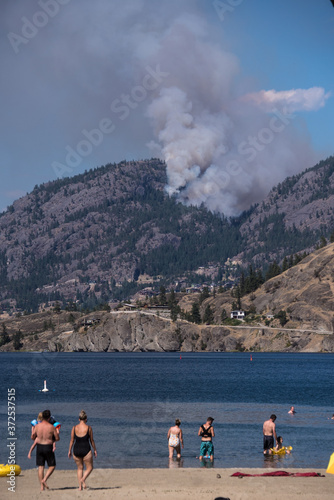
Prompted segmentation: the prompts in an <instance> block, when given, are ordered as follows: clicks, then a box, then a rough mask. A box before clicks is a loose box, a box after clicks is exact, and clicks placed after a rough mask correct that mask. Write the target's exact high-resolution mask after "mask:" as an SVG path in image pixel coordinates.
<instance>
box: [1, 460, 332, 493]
mask: <svg viewBox="0 0 334 500" xmlns="http://www.w3.org/2000/svg"><path fill="white" fill-rule="evenodd" d="M277 470H284V471H286V472H290V473H296V472H302V473H305V472H316V473H319V474H321V475H324V477H293V476H292V477H263V476H261V477H244V478H237V477H231V475H232V474H233V473H235V472H242V473H245V474H263V473H268V472H277ZM86 483H87V490H85V491H78V484H77V475H76V470H60V469H59V470H57V469H56V470H55V472H54V474H53V475H52V476H51V477H50V478H49V480H48V486H49V488H50V489H49V490H46V491H44V492H43V493H41V492H40V488H39V482H38V478H37V469H27V470H23V471H22V472H21V474H20V476H16V477H15V491H14V492H13V491H8V490H7V488H8V487H9V484H7V479H6V478H5V477H4V478H0V489H1V498H4V499H6V498H13V493H14V495H15V494H18V495H19V497H20V499H22V500H28V499H29V500H30V499H37V498H39V499H41V498H46V499H59V498H61V499H62V500H70V499H72V498H74V499H75V498H91V499H94V500H104V499H107V498H113V500H124V499H127V500H132V499H136V500H144V499H157V500H161V499H164V500H172V499H173V500H175V498H177V499H178V500H197V499H198V500H200V499H202V498H206V499H207V500H214V499H215V498H217V497H223V498H230V500H258V499H260V498H265V497H266V496H267V495H270V498H271V500H281V498H282V495H283V496H284V498H285V499H291V500H292V499H296V498H300V497H303V500H308V499H309V500H311V499H312V500H314V499H322V500H329V499H332V498H333V489H334V475H332V474H326V471H325V469H310V468H307V469H292V468H290V469H286V468H282V469H269V468H265V469H264V468H262V469H260V468H254V469H252V468H229V469H223V468H211V469H208V468H189V469H183V468H170V469H155V468H151V469H94V470H93V472H92V474H91V475H90V476H89V478H88V479H87V481H86Z"/></svg>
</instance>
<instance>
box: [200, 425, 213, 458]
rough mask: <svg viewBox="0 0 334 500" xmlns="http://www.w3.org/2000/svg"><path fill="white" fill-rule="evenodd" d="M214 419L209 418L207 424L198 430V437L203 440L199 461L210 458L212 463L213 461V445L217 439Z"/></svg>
mask: <svg viewBox="0 0 334 500" xmlns="http://www.w3.org/2000/svg"><path fill="white" fill-rule="evenodd" d="M213 421H214V419H213V418H212V417H208V418H207V420H206V422H205V424H203V425H201V427H200V428H199V430H198V436H200V437H201V438H202V443H201V449H200V452H199V459H200V460H203V457H205V456H209V457H210V460H211V462H212V461H213V451H214V448H213V443H212V438H214V437H215V431H214V429H213V427H212V423H213Z"/></svg>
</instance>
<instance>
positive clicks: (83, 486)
mask: <svg viewBox="0 0 334 500" xmlns="http://www.w3.org/2000/svg"><path fill="white" fill-rule="evenodd" d="M80 483H81V484H80V487H79V490H81V486H82V488H83V489H84V490H85V489H86V488H87V486H86V483H85V481H84V480H83V479H81V481H80Z"/></svg>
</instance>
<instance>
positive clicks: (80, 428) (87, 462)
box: [68, 410, 97, 490]
mask: <svg viewBox="0 0 334 500" xmlns="http://www.w3.org/2000/svg"><path fill="white" fill-rule="evenodd" d="M91 446H92V448H93V450H94V456H95V458H96V457H97V451H96V446H95V442H94V438H93V430H92V428H91V426H90V425H87V414H86V412H85V411H84V410H81V412H80V413H79V423H78V424H77V425H75V426H74V427H73V428H72V432H71V441H70V446H69V450H68V458H71V456H72V447H73V458H74V461H75V463H76V464H77V468H78V471H77V474H78V481H79V490H82V489H86V483H85V480H86V479H87V477H88V476H89V474H90V473H91V472H92V470H93V454H92V450H91ZM84 466H86V471H85V472H84Z"/></svg>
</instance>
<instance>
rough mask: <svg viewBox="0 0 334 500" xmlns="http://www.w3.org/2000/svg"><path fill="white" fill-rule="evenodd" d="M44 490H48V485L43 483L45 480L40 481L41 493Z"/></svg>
mask: <svg viewBox="0 0 334 500" xmlns="http://www.w3.org/2000/svg"><path fill="white" fill-rule="evenodd" d="M44 489H47V490H48V489H49V487H48V485H47V484H46V482H45V479H42V481H41V491H44Z"/></svg>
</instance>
